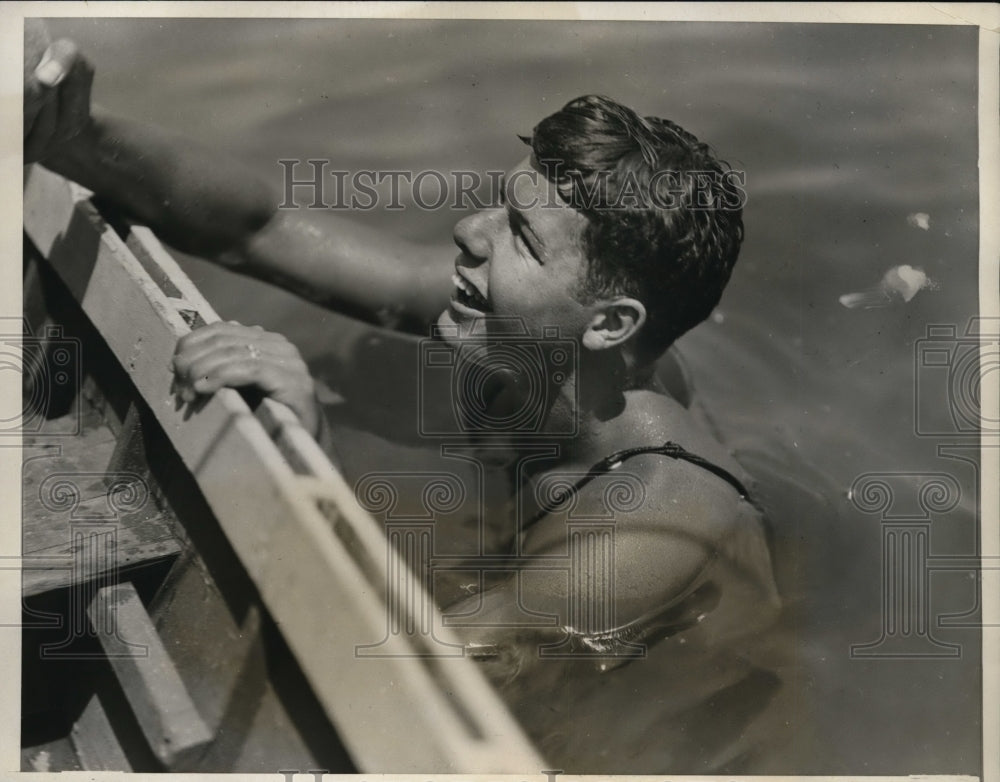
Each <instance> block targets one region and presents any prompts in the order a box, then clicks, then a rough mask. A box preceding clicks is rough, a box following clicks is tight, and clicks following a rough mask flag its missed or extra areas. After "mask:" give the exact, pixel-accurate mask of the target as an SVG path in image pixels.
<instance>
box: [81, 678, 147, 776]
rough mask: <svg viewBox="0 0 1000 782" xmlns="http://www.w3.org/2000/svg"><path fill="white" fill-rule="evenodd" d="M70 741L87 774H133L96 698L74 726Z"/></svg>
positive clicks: (86, 707)
mask: <svg viewBox="0 0 1000 782" xmlns="http://www.w3.org/2000/svg"><path fill="white" fill-rule="evenodd" d="M70 740H71V741H72V742H73V749H74V750H75V751H76V756H77V759H78V760H79V761H80V766H81V767H82V768H83V770H84V771H131V770H132V764H131V763H129V761H128V758H127V757H126V756H125V753H124V752H123V751H122V748H121V745H120V744H119V743H118V739H117V737H116V736H115V731H114V728H112V727H111V722H110V720H108V715H107V714H106V713H105V711H104V707H103V706H102V705H101V701H100V699H98V697H97V696H96V695H93V696H91V698H90V700H89V701H87V705H86V706H85V707H84V709H83V712H82V713H81V714H80V716H79V717H78V718H77V720H76V722H75V723H73V729H72V731H70Z"/></svg>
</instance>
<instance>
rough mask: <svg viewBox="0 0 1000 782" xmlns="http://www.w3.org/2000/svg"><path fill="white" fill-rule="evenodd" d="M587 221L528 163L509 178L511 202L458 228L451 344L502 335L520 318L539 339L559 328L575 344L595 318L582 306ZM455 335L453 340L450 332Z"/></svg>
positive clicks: (441, 321) (448, 321) (447, 328)
mask: <svg viewBox="0 0 1000 782" xmlns="http://www.w3.org/2000/svg"><path fill="white" fill-rule="evenodd" d="M586 222H587V221H586V218H585V217H584V216H583V215H582V214H580V213H579V212H578V211H576V210H575V209H573V208H571V207H570V206H568V205H567V204H566V202H565V200H563V199H562V198H561V196H560V195H559V194H558V191H557V190H556V188H555V186H554V185H553V184H552V183H551V182H549V181H548V180H547V179H546V178H545V177H544V176H543V175H542V174H541V173H540V172H539V171H537V170H536V169H534V168H533V167H532V165H531V162H530V159H528V158H526V159H525V160H523V161H521V163H519V164H518V165H517V166H516V167H515V168H513V169H512V170H510V171H509V172H507V175H506V181H505V187H504V203H503V205H502V206H501V207H499V208H494V209H487V210H484V211H481V212H477V213H476V214H474V215H471V216H469V217H466V218H464V219H463V220H461V221H460V222H459V223H458V225H456V226H455V243H456V244H457V245H458V246H459V248H460V249H461V251H462V252H461V254H460V255H459V256H458V258H457V259H456V261H455V278H454V281H455V292H454V295H453V297H452V300H451V302H450V303H449V305H448V308H447V309H446V310H445V311H444V312H442V313H441V315H440V317H439V318H438V325H439V326H441V327H442V331H443V333H444V336H445V337H446V338H449V339H451V338H454V337H452V335H453V334H454V332H455V330H456V329H455V327H456V326H457V331H458V334H457V339H459V340H461V339H465V338H468V337H470V332H473V329H475V331H474V334H475V336H487V335H489V336H502V334H503V333H507V334H509V333H511V332H510V326H509V324H510V321H505V320H501V319H517V320H518V321H519V322H520V323H522V324H523V326H524V327H525V328H526V329H527V332H528V333H529V334H531V335H532V336H535V337H540V336H541V335H542V333H543V328H545V327H556V328H558V329H559V335H560V337H562V338H563V339H567V338H568V339H576V338H578V337H579V336H580V335H581V334H582V333H583V331H584V330H585V329H586V327H587V324H588V323H589V320H590V316H591V313H590V311H589V308H588V307H587V306H586V305H584V304H582V303H581V302H580V301H579V300H578V299H577V293H578V291H579V288H580V284H581V282H582V281H583V279H584V275H585V272H586V268H587V266H586V264H587V261H586V257H585V255H584V251H583V249H582V242H581V237H582V233H583V230H584V227H585V226H586ZM449 332H450V333H449Z"/></svg>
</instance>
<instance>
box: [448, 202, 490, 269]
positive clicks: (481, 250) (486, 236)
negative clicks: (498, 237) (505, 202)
mask: <svg viewBox="0 0 1000 782" xmlns="http://www.w3.org/2000/svg"><path fill="white" fill-rule="evenodd" d="M498 211H500V210H496V209H489V210H484V211H481V212H476V213H475V214H473V215H469V216H468V217H464V218H462V219H461V220H459V221H458V224H457V225H456V226H455V231H454V237H455V244H457V245H458V247H459V249H461V251H462V254H463V255H465V256H466V258H467V259H468V260H469V261H472V262H473V263H472V264H471V265H475V266H478V265H479V264H481V263H483V262H485V261H488V260H489V259H490V256H491V254H492V250H493V233H494V227H493V223H494V222H495V219H494V216H495V215H494V213H495V212H498Z"/></svg>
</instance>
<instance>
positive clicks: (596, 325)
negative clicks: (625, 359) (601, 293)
mask: <svg viewBox="0 0 1000 782" xmlns="http://www.w3.org/2000/svg"><path fill="white" fill-rule="evenodd" d="M645 322H646V307H645V305H643V303H642V302H641V301H639V300H638V299H630V298H626V297H624V296H623V297H621V298H617V299H611V300H609V301H606V302H602V303H601V304H600V305H599V307H598V309H597V311H596V312H595V313H594V317H593V319H592V320H591V321H590V326H589V327H588V328H587V330H586V331H585V332H583V346H584V347H585V348H587V349H588V350H606V349H607V348H613V347H616V346H618V345H621V344H622V343H623V342H625V340H627V339H629V337H632V336H634V335H635V333H636V332H637V331H638V330H639V329H640V328H642V325H643V324H644V323H645Z"/></svg>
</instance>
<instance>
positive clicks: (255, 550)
mask: <svg viewBox="0 0 1000 782" xmlns="http://www.w3.org/2000/svg"><path fill="white" fill-rule="evenodd" d="M85 196H86V194H85V193H84V192H82V191H80V189H79V188H76V187H75V186H72V185H67V183H66V182H65V181H64V180H61V179H60V178H58V177H56V176H54V175H52V174H50V173H48V172H46V171H44V170H42V169H37V168H36V169H35V170H34V171H33V172H32V173H31V176H30V177H29V181H28V184H27V187H26V192H25V206H24V214H25V230H26V232H27V233H28V235H29V236H30V238H31V239H32V241H34V243H35V244H36V246H37V247H38V248H39V249H40V250H41V252H42V254H43V255H44V256H46V257H47V258H48V260H49V262H50V263H51V264H52V266H53V267H54V268H55V269H56V271H57V272H58V273H59V275H60V276H61V278H62V279H63V281H64V282H65V283H66V285H67V286H68V287H69V289H70V290H71V291H72V293H73V295H74V297H75V298H76V299H77V300H78V301H79V302H80V304H81V306H82V308H83V310H84V311H85V312H86V313H87V315H88V316H89V317H90V319H91V321H92V322H93V324H94V325H95V327H96V328H97V329H98V330H99V331H100V333H101V335H102V336H103V338H104V339H105V340H106V341H107V344H108V346H109V347H110V348H111V350H112V351H113V352H114V353H115V355H116V356H117V357H118V359H119V361H120V362H121V364H122V366H123V367H124V368H125V370H126V372H127V373H128V374H129V376H130V377H131V378H132V380H133V382H134V383H135V386H136V388H137V389H138V391H139V392H140V394H141V395H142V396H143V398H144V399H145V400H146V402H147V404H148V405H149V407H150V409H151V410H152V412H153V414H154V415H155V417H156V419H157V420H158V422H159V423H160V425H161V427H162V428H163V430H164V432H165V434H166V435H167V437H168V438H169V439H170V441H171V442H172V443H173V445H174V447H175V448H176V450H177V452H178V454H179V456H180V457H181V459H182V460H183V462H184V464H185V465H186V466H187V468H188V469H189V470H190V471H191V473H192V475H193V476H194V478H195V480H196V481H197V482H198V484H199V487H200V488H201V490H202V493H203V494H204V497H205V499H206V501H207V502H208V504H209V506H210V507H211V508H212V512H213V513H214V514H215V516H216V518H217V519H218V522H219V524H220V526H221V527H222V529H223V531H224V532H225V534H226V536H227V538H228V540H229V542H230V543H231V545H232V547H233V549H234V550H235V552H236V553H237V555H238V556H239V558H240V560H241V561H242V563H243V565H244V567H245V568H246V570H247V572H248V573H249V575H250V577H251V578H252V579H253V581H254V582H255V584H256V585H257V587H258V590H259V592H260V594H261V596H262V598H263V600H264V602H265V604H266V606H267V608H268V610H269V611H270V613H271V615H272V616H273V617H274V618H275V620H276V622H277V623H278V625H279V626H280V627H281V629H282V633H283V635H284V636H285V639H286V640H287V642H288V645H289V646H290V648H291V649H292V651H293V652H294V654H295V655H296V657H297V659H298V661H299V664H300V666H301V667H302V670H303V672H304V673H305V675H306V677H307V678H308V679H309V682H310V684H311V686H312V687H313V688H314V691H315V693H316V695H317V698H318V699H319V701H320V702H321V703H322V705H323V707H324V709H325V710H326V712H327V715H328V716H329V717H330V719H331V720H332V721H333V722H334V723H335V724H336V726H337V729H338V731H339V733H340V734H341V736H342V737H343V738H344V741H345V743H346V744H347V745H348V747H349V749H350V751H351V754H352V756H353V757H354V759H355V761H356V763H357V765H358V767H359V768H360V769H361V770H363V771H386V772H388V771H393V772H403V771H412V772H431V771H436V772H444V771H461V772H533V773H537V770H538V769H540V768H542V767H544V762H543V761H542V760H541V759H540V758H539V756H538V755H537V754H536V752H535V751H534V749H533V748H532V747H531V745H530V743H529V742H528V741H527V740H526V738H525V737H524V735H523V733H522V732H521V729H520V727H519V726H518V725H517V723H516V722H515V721H514V720H513V718H512V717H511V716H510V714H509V712H508V711H507V710H506V708H505V707H504V706H503V704H502V703H501V702H500V700H499V698H498V697H497V695H496V693H495V692H494V691H493V690H492V688H491V687H490V685H489V684H488V683H487V682H486V680H485V678H484V677H483V676H482V673H481V672H480V671H479V670H478V669H477V668H476V667H475V664H474V663H472V662H470V661H469V660H466V659H465V658H464V657H462V656H461V654H460V647H459V645H458V644H457V642H456V640H455V638H454V637H453V636H451V634H450V633H449V631H448V630H447V629H446V628H443V627H442V626H441V624H442V623H441V621H440V615H439V614H438V613H437V612H436V611H435V610H434V609H433V608H432V607H431V603H430V597H429V596H428V595H427V594H426V593H424V591H423V589H422V587H421V585H420V584H419V583H418V582H417V580H416V579H415V578H414V577H413V575H412V573H410V572H409V570H408V568H407V566H406V564H405V563H404V562H401V561H399V560H398V558H397V556H398V555H397V554H396V553H395V552H394V551H393V550H392V549H391V547H389V546H388V545H387V542H386V539H385V536H384V533H383V531H382V530H381V529H380V528H379V527H378V525H377V524H376V523H375V521H374V520H373V519H372V518H371V517H370V516H369V515H368V514H367V513H365V512H364V511H363V510H362V509H361V508H360V506H358V504H357V502H356V500H355V497H354V495H353V492H352V491H351V490H350V487H348V486H347V484H346V483H345V481H344V480H343V478H342V477H341V476H340V474H339V473H338V472H337V471H336V470H335V469H334V468H333V467H332V465H331V464H330V462H329V460H328V459H326V458H325V456H324V454H323V452H322V450H321V449H320V448H319V446H318V445H316V443H315V442H314V441H313V440H312V439H311V438H310V437H309V436H308V435H307V434H306V433H305V432H304V430H302V428H301V425H299V424H298V422H297V420H296V419H294V416H292V417H291V418H290V417H289V416H290V415H291V414H290V413H289V412H288V411H287V409H285V408H282V407H281V406H280V405H277V404H276V403H274V402H273V401H271V400H265V401H264V402H262V403H261V404H260V406H259V408H258V417H255V416H254V415H253V413H252V412H251V411H250V409H249V408H248V406H247V404H246V403H245V402H244V400H243V398H242V397H241V396H240V395H239V394H238V393H236V392H235V391H232V390H229V389H224V390H223V391H221V392H219V393H217V394H215V395H214V396H213V397H212V398H211V399H208V400H206V401H203V402H199V403H198V404H197V405H195V406H190V405H181V404H180V403H178V402H177V400H176V399H175V398H174V397H173V395H172V394H171V392H170V389H171V385H172V372H171V368H170V359H171V356H172V354H173V351H174V347H175V344H176V341H177V339H178V337H179V336H180V335H182V334H184V333H186V332H187V331H188V323H189V322H191V321H192V320H197V319H200V320H201V321H203V322H205V323H210V322H213V321H215V320H217V319H218V318H217V315H216V314H215V313H214V311H212V309H211V308H210V307H209V306H208V304H207V302H204V300H203V299H202V298H201V296H200V295H199V294H198V293H197V290H196V289H194V286H192V285H190V283H189V282H185V280H186V278H185V277H184V275H183V274H181V273H180V271H179V269H176V265H175V264H173V261H172V259H169V257H164V256H165V255H166V254H165V253H163V254H162V255H160V252H161V251H162V249H161V250H155V246H154V250H150V251H149V252H148V253H147V254H146V255H144V256H143V261H142V262H140V261H139V260H138V259H137V258H136V257H135V255H134V254H133V252H131V251H130V250H129V248H128V247H127V246H126V245H125V243H124V242H123V241H122V239H121V238H120V237H119V236H118V235H117V234H116V233H115V232H114V231H113V230H112V229H111V228H110V227H109V226H108V225H107V224H106V223H104V222H103V221H102V220H101V218H100V216H99V215H98V214H97V212H96V211H95V210H94V208H93V206H92V205H91V204H90V203H89V202H87V201H86V200H85ZM132 239H133V240H134V242H139V243H141V244H142V245H144V246H148V245H150V244H151V243H152V242H155V239H154V238H153V237H152V235H151V234H149V233H148V232H142V231H135V230H133V233H132ZM133 246H135V244H134V243H133ZM151 262H155V263H156V264H157V265H158V266H159V268H160V269H162V270H164V272H165V274H166V276H167V277H169V279H170V280H171V282H172V285H173V289H174V292H176V293H180V294H181V297H182V298H181V299H178V298H176V297H171V296H168V295H167V293H165V292H164V287H163V285H162V280H161V284H158V283H157V282H156V281H155V280H154V279H153V278H152V277H151V276H150V274H149V272H148V271H147V268H145V267H148V266H149V264H150V263H151ZM172 264H173V265H172ZM192 308H193V309H192ZM181 310H184V312H185V313H186V314H182V311H181ZM192 311H193V312H194V313H195V314H196V315H197V319H194V318H192V315H191V313H192ZM262 420H263V421H264V423H265V424H267V428H268V429H269V430H270V432H271V434H270V435H269V433H268V431H266V430H265V428H263V427H262V426H261V421H262ZM272 436H274V437H275V439H277V441H278V443H280V446H281V447H280V448H279V445H278V444H277V443H276V442H275V439H272ZM390 562H391V567H390ZM390 571H391V572H392V573H393V574H394V575H393V578H392V579H390ZM393 590H400V591H401V592H405V593H407V594H410V595H417V596H418V598H419V599H418V600H417V603H418V604H419V610H422V611H428V610H429V611H430V612H431V613H432V614H433V616H434V617H435V621H434V625H435V628H436V629H435V633H436V636H435V637H436V638H437V639H438V640H439V641H440V642H441V643H440V644H438V645H437V646H434V645H433V644H432V645H431V647H428V648H425V647H422V646H420V645H419V644H415V642H414V639H413V638H409V637H406V636H403V635H398V634H397V635H391V634H390V635H389V636H388V637H385V636H386V624H387V611H388V607H387V598H386V593H387V592H392V591H393ZM392 602H393V603H394V604H398V605H402V606H404V607H406V610H416V609H414V608H413V606H412V605H411V603H407V602H406V601H402V600H395V599H394V600H392ZM383 640H384V643H383V644H382V646H381V647H380V654H381V655H383V656H381V657H365V656H363V655H362V654H359V652H358V650H359V648H361V647H364V646H366V645H369V646H373V645H375V644H378V643H379V642H380V641H383ZM456 650H457V653H456ZM435 655H438V656H435ZM440 655H446V656H440ZM447 655H454V656H447Z"/></svg>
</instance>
